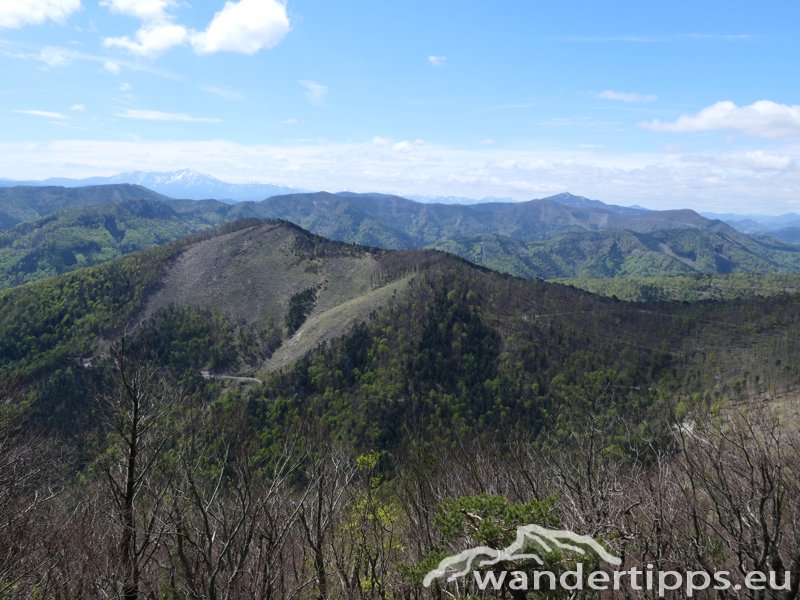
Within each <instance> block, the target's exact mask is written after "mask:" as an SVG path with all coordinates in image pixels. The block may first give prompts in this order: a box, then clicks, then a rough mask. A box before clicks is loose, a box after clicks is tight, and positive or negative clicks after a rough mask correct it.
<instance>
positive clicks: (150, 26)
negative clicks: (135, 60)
mask: <svg viewBox="0 0 800 600" xmlns="http://www.w3.org/2000/svg"><path fill="white" fill-rule="evenodd" d="M188 39H189V31H188V30H187V29H186V28H185V27H184V26H183V25H176V24H174V23H169V22H154V23H146V24H145V25H143V26H142V27H140V28H139V29H138V30H137V31H136V33H134V35H133V39H131V38H130V37H128V36H127V35H124V36H122V37H108V38H104V39H103V45H104V46H105V47H106V48H122V49H123V50H127V51H128V52H130V53H131V54H135V55H136V56H143V57H146V58H153V57H156V56H158V55H159V54H162V53H163V52H165V51H166V50H169V49H170V48H172V47H174V46H179V45H181V44H183V43H184V42H186V41H187V40H188Z"/></svg>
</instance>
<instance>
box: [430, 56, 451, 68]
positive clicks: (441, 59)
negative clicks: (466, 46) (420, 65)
mask: <svg viewBox="0 0 800 600" xmlns="http://www.w3.org/2000/svg"><path fill="white" fill-rule="evenodd" d="M428 62H429V63H431V64H432V65H433V66H434V67H443V66H445V65H446V64H447V57H446V56H437V55H435V54H431V55H430V56H428Z"/></svg>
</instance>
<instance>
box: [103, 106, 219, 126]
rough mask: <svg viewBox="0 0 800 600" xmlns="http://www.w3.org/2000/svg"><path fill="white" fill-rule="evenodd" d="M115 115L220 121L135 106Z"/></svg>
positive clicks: (153, 118)
mask: <svg viewBox="0 0 800 600" xmlns="http://www.w3.org/2000/svg"><path fill="white" fill-rule="evenodd" d="M115 116H117V117H122V118H123V119H138V120H140V121H173V122H176V123H221V122H222V121H221V119H212V118H210V117H193V116H192V115H187V114H186V113H170V112H162V111H160V110H146V109H137V108H126V109H125V110H123V111H122V112H118V113H115Z"/></svg>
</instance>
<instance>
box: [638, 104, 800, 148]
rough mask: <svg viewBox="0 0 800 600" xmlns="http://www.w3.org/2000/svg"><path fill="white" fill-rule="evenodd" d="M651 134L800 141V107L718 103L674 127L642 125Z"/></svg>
mask: <svg viewBox="0 0 800 600" xmlns="http://www.w3.org/2000/svg"><path fill="white" fill-rule="evenodd" d="M640 127H642V128H644V129H649V130H651V131H670V132H692V131H714V130H723V131H736V132H740V133H744V134H747V135H751V136H753V137H760V138H771V139H778V138H800V105H796V104H795V105H787V104H778V103H776V102H771V101H769V100H759V101H758V102H754V103H753V104H750V105H748V106H736V104H734V103H733V102H730V101H724V102H717V103H716V104H713V105H711V106H709V107H707V108H704V109H702V110H701V111H700V112H698V113H697V114H696V115H683V116H681V117H678V119H677V120H676V121H674V122H672V123H664V122H662V121H661V120H659V119H656V120H654V121H647V122H644V123H640Z"/></svg>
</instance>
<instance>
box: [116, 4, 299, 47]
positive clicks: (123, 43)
mask: <svg viewBox="0 0 800 600" xmlns="http://www.w3.org/2000/svg"><path fill="white" fill-rule="evenodd" d="M101 5H102V6H105V7H107V8H109V9H110V10H111V12H114V13H117V14H123V15H128V16H131V17H135V18H137V19H139V20H140V21H141V22H142V26H141V27H140V28H139V29H138V30H137V31H136V32H135V33H134V34H133V37H131V36H127V35H126V36H121V37H108V38H105V39H104V40H103V44H104V45H105V46H106V47H109V48H121V49H123V50H126V51H127V52H130V53H131V54H135V55H137V56H144V57H150V58H152V57H155V56H158V55H159V54H161V53H163V52H165V51H166V50H169V49H170V48H172V47H174V46H180V45H182V44H184V43H187V42H188V43H190V44H191V45H192V48H193V49H194V51H195V52H196V53H197V54H211V53H214V52H239V53H242V54H255V53H256V52H258V51H259V50H263V49H265V48H272V47H274V46H276V45H277V44H279V43H280V42H281V41H282V40H283V38H284V37H286V34H287V33H289V30H290V29H291V24H290V23H289V17H288V15H287V14H286V5H285V3H284V2H283V1H281V0H239V2H230V1H229V2H226V3H225V5H224V6H223V8H222V10H220V11H218V12H217V13H216V14H215V15H214V17H213V19H212V20H211V22H210V23H209V25H208V27H206V28H205V30H203V31H193V30H190V29H188V28H186V27H184V26H183V25H180V24H178V23H176V22H175V16H174V15H173V14H171V13H170V12H169V11H170V9H171V8H175V7H176V6H177V3H176V2H174V1H173V0H103V1H102V2H101Z"/></svg>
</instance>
